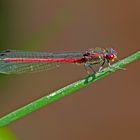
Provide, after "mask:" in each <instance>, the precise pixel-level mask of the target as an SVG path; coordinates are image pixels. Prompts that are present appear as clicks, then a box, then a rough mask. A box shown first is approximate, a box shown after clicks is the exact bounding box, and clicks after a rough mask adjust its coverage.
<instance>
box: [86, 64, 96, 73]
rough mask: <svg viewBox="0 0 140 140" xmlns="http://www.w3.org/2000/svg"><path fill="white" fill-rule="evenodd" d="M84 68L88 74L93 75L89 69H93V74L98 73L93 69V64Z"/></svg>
mask: <svg viewBox="0 0 140 140" xmlns="http://www.w3.org/2000/svg"><path fill="white" fill-rule="evenodd" d="M84 67H85V70H86V72H87V73H88V74H91V72H90V71H89V70H88V68H90V69H91V71H92V73H96V71H95V70H94V69H93V67H92V66H91V64H85V65H84Z"/></svg>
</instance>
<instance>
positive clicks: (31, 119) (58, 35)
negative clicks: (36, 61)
mask: <svg viewBox="0 0 140 140" xmlns="http://www.w3.org/2000/svg"><path fill="white" fill-rule="evenodd" d="M139 15H140V1H138V0H133V1H125V0H121V1H120V0H118V1H116V0H106V1H104V0H100V1H98V0H94V1H93V0H86V1H83V0H71V1H69V0H59V1H57V0H53V1H49V0H48V1H45V0H40V1H39V0H38V1H37V0H24V1H19V0H12V1H10V0H7V1H4V0H1V1H0V50H5V49H17V50H33V51H34V50H39V51H52V52H55V51H59V52H61V51H80V50H81V51H84V50H87V49H88V48H94V47H103V48H106V47H110V46H111V47H112V46H113V48H115V49H116V50H117V51H118V53H119V58H120V59H121V58H123V57H125V56H128V55H129V54H131V53H133V52H135V51H137V50H138V49H139V48H140V47H139V46H140V39H139V35H140V16H139ZM139 71H140V66H139V63H138V62H136V63H133V64H131V65H129V66H128V67H127V70H126V71H121V70H120V71H118V72H116V73H115V74H113V75H110V76H109V77H107V78H105V79H103V80H100V81H97V82H96V83H95V84H93V85H90V86H88V87H87V88H84V89H82V90H80V91H78V92H76V93H75V94H73V95H70V96H68V97H65V98H64V99H63V100H60V101H58V102H55V103H53V104H51V105H49V106H47V107H44V108H43V109H40V110H39V111H37V112H35V113H32V114H31V115H29V116H27V117H25V118H23V119H20V120H18V121H16V122H14V123H12V124H10V125H9V126H8V128H9V129H10V130H11V133H14V135H15V136H16V137H17V139H20V140H28V139H30V140H39V139H49V140H55V139H57V140H58V139H60V140H66V139H67V140H85V139H88V140H93V139H95V140H118V139H119V140H124V139H127V140H132V139H135V140H139V139H140V133H139V130H140V119H139V118H140V109H139V106H140V102H139V99H140V94H139V88H138V86H139V83H140V77H139ZM85 75H86V72H85V70H84V68H83V67H81V66H75V65H65V66H63V67H60V68H59V69H54V70H52V71H47V72H41V73H34V74H22V75H2V74H0V116H3V115H4V114H7V113H9V112H11V111H13V110H15V109H17V108H19V107H21V106H23V105H25V104H27V103H29V102H31V101H33V100H35V99H37V98H39V97H42V96H44V95H46V94H49V93H50V92H52V91H54V90H57V89H59V88H61V87H63V86H65V85H67V84H69V83H72V82H73V81H76V80H78V79H80V78H81V77H83V76H85ZM0 135H1V134H0ZM7 135H8V134H7ZM12 139H13V138H12V137H11V140H12ZM2 140H3V139H2Z"/></svg>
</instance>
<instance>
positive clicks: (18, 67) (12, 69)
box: [0, 50, 83, 74]
mask: <svg viewBox="0 0 140 140" xmlns="http://www.w3.org/2000/svg"><path fill="white" fill-rule="evenodd" d="M82 56H83V54H82V53H80V52H65V53H48V52H31V51H16V50H5V51H3V52H0V73H5V74H19V73H29V72H37V71H45V70H49V69H52V68H55V67H58V66H59V65H60V64H63V63H62V62H12V61H6V60H5V59H7V58H37V59H38V58H39V59H40V58H44V59H48V58H52V59H53V58H71V57H74V58H79V57H82Z"/></svg>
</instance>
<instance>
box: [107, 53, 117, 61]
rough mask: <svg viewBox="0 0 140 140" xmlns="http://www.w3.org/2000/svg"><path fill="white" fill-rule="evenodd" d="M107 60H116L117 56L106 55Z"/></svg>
mask: <svg viewBox="0 0 140 140" xmlns="http://www.w3.org/2000/svg"><path fill="white" fill-rule="evenodd" d="M106 58H107V59H108V60H113V59H114V58H115V55H114V54H112V53H111V54H107V55H106Z"/></svg>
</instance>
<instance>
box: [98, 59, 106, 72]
mask: <svg viewBox="0 0 140 140" xmlns="http://www.w3.org/2000/svg"><path fill="white" fill-rule="evenodd" d="M104 64H105V59H104V60H103V63H102V65H101V66H100V67H99V70H98V72H101V70H102V69H103V66H104Z"/></svg>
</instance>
